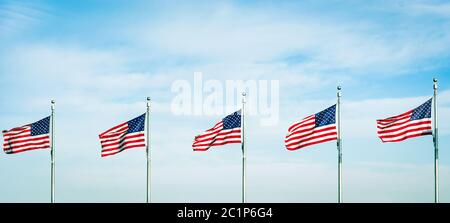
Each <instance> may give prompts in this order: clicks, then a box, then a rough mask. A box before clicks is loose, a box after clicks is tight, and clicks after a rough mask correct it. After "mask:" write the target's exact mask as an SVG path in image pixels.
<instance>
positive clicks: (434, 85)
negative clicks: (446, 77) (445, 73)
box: [433, 78, 438, 90]
mask: <svg viewBox="0 0 450 223" xmlns="http://www.w3.org/2000/svg"><path fill="white" fill-rule="evenodd" d="M437 82H438V80H437V78H433V89H434V90H437Z"/></svg>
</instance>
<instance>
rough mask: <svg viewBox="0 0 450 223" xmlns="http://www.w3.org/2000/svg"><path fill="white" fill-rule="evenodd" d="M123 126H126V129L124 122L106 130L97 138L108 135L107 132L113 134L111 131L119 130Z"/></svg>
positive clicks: (126, 123)
mask: <svg viewBox="0 0 450 223" xmlns="http://www.w3.org/2000/svg"><path fill="white" fill-rule="evenodd" d="M123 125H127V128H128V122H125V123H122V124H120V125H117V126H114V127H112V128H110V129H108V130H106V131H105V132H103V133H101V134H100V135H99V137H100V138H102V137H103V136H104V135H105V134H108V133H109V132H113V130H115V129H118V128H121V127H122V126H123Z"/></svg>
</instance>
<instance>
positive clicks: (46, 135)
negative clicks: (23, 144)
mask: <svg viewBox="0 0 450 223" xmlns="http://www.w3.org/2000/svg"><path fill="white" fill-rule="evenodd" d="M40 137H49V134H42V135H37V136H29V137H23V138H18V139H10V140H8V139H5V140H3V142H4V143H15V142H17V141H22V140H33V139H35V138H40Z"/></svg>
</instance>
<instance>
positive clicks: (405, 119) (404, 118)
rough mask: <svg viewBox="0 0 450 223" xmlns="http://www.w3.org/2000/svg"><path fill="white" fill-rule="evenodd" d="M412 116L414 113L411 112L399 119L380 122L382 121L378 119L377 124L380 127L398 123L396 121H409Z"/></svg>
mask: <svg viewBox="0 0 450 223" xmlns="http://www.w3.org/2000/svg"><path fill="white" fill-rule="evenodd" d="M411 116H412V114H409V115H408V116H405V117H403V118H401V119H397V120H394V121H390V122H386V123H380V121H378V122H377V126H378V128H384V127H388V126H391V125H393V124H396V123H401V122H405V121H408V120H410V119H411Z"/></svg>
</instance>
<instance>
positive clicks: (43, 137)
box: [3, 135, 50, 146]
mask: <svg viewBox="0 0 450 223" xmlns="http://www.w3.org/2000/svg"><path fill="white" fill-rule="evenodd" d="M28 137H30V136H28ZM48 138H50V137H49V136H48V135H45V136H40V137H35V138H31V139H26V140H17V141H14V142H11V140H10V139H6V140H5V143H4V144H3V146H6V145H10V144H16V143H23V142H30V141H36V140H42V139H48Z"/></svg>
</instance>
